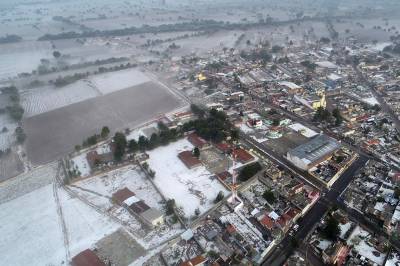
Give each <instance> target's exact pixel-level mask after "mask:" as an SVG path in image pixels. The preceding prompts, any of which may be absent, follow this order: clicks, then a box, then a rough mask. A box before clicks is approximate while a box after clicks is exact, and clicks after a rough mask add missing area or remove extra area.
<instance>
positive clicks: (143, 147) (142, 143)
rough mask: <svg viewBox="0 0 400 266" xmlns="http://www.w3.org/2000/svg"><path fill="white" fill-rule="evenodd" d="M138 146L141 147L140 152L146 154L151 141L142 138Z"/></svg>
mask: <svg viewBox="0 0 400 266" xmlns="http://www.w3.org/2000/svg"><path fill="white" fill-rule="evenodd" d="M138 145H139V150H140V151H141V152H144V151H145V150H146V149H147V148H148V146H149V140H148V139H147V138H146V137H145V136H140V137H139V141H138Z"/></svg>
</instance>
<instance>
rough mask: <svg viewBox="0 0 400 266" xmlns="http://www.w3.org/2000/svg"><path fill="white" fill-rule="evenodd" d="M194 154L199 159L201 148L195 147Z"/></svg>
mask: <svg viewBox="0 0 400 266" xmlns="http://www.w3.org/2000/svg"><path fill="white" fill-rule="evenodd" d="M193 156H194V157H196V158H197V159H199V158H200V150H199V148H197V147H195V148H194V149H193Z"/></svg>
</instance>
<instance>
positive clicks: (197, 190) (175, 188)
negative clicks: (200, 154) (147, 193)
mask: <svg viewBox="0 0 400 266" xmlns="http://www.w3.org/2000/svg"><path fill="white" fill-rule="evenodd" d="M192 149H193V145H192V144H191V143H190V142H189V141H188V140H186V139H183V140H179V141H177V142H175V143H172V144H170V145H168V146H165V147H160V148H157V149H155V150H153V151H150V152H148V153H149V155H150V159H149V161H148V162H149V165H150V168H151V169H153V170H154V171H155V172H156V175H155V178H154V182H155V184H156V185H157V186H158V188H159V189H160V190H161V191H162V193H163V194H164V196H165V197H167V198H170V199H175V201H176V204H177V205H178V207H181V208H182V210H183V212H184V213H185V216H187V217H191V216H193V215H194V213H195V210H196V209H198V210H199V211H200V213H203V212H205V211H206V210H208V209H209V208H211V206H212V205H213V201H214V199H215V198H216V196H217V194H218V193H219V191H223V192H224V193H225V194H227V191H226V189H225V188H224V187H223V186H222V185H221V184H220V183H219V181H218V180H217V179H216V178H214V176H213V175H212V174H211V173H210V172H209V171H208V170H207V169H206V168H205V167H204V166H199V167H196V168H194V169H188V168H187V167H186V166H185V165H184V164H183V163H182V162H181V161H180V159H179V158H178V153H179V152H181V151H185V150H192Z"/></svg>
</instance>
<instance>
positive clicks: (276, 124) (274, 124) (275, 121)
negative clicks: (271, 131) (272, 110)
mask: <svg viewBox="0 0 400 266" xmlns="http://www.w3.org/2000/svg"><path fill="white" fill-rule="evenodd" d="M280 122H281V121H280V120H279V119H277V118H275V119H274V120H272V125H273V126H279V124H280Z"/></svg>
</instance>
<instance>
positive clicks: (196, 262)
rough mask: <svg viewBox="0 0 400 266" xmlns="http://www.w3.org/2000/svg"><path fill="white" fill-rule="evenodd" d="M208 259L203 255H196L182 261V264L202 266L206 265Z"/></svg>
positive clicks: (181, 265) (183, 265)
mask: <svg viewBox="0 0 400 266" xmlns="http://www.w3.org/2000/svg"><path fill="white" fill-rule="evenodd" d="M206 261H207V259H206V258H205V257H203V256H202V255H199V256H196V257H194V258H193V259H190V260H188V261H185V262H182V263H181V264H180V266H202V265H205V263H206Z"/></svg>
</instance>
